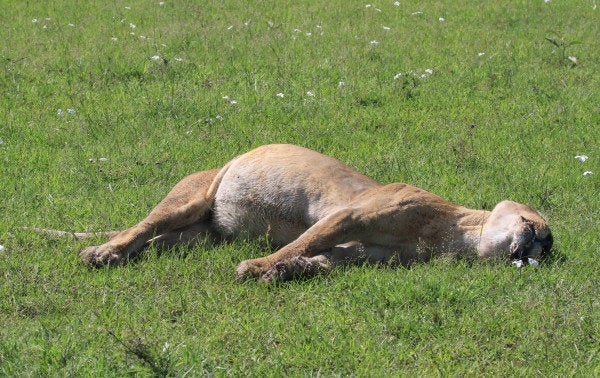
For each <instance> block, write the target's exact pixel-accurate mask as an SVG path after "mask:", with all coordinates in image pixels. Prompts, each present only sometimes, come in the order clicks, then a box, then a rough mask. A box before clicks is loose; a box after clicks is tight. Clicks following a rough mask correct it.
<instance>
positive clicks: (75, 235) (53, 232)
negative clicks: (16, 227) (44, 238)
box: [22, 227, 119, 239]
mask: <svg viewBox="0 0 600 378" xmlns="http://www.w3.org/2000/svg"><path fill="white" fill-rule="evenodd" d="M22 229H23V230H27V231H33V232H36V233H38V234H43V235H50V236H59V237H64V236H71V237H73V238H75V239H85V238H92V237H99V236H103V237H109V238H110V237H113V236H114V235H116V234H118V233H119V231H98V232H73V231H61V230H52V229H47V228H38V227H22Z"/></svg>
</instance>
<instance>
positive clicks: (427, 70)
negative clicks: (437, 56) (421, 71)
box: [425, 68, 433, 75]
mask: <svg viewBox="0 0 600 378" xmlns="http://www.w3.org/2000/svg"><path fill="white" fill-rule="evenodd" d="M425 73H428V74H429V75H431V74H432V73H433V70H432V69H431V68H428V69H426V70H425Z"/></svg>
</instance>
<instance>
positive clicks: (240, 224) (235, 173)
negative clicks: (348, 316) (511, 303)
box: [81, 145, 552, 281]
mask: <svg viewBox="0 0 600 378" xmlns="http://www.w3.org/2000/svg"><path fill="white" fill-rule="evenodd" d="M265 235H268V237H269V239H270V240H271V242H272V243H273V244H274V245H275V246H277V247H278V248H280V249H279V250H277V251H276V252H275V253H273V254H271V255H268V256H265V257H261V258H256V259H252V260H246V261H242V262H241V263H240V264H239V266H238V267H237V275H238V276H239V277H249V276H251V277H258V278H260V279H262V280H264V281H271V280H274V279H289V278H293V277H296V276H298V275H301V274H312V273H316V272H320V271H324V270H328V269H330V268H331V267H333V266H336V265H339V264H347V263H357V262H363V261H369V262H375V263H378V262H390V261H392V262H398V263H403V264H407V263H411V262H413V261H426V260H428V259H429V258H430V257H431V256H433V255H436V254H440V253H454V254H458V255H463V256H464V255H469V254H472V255H474V256H475V255H478V256H480V257H492V256H501V257H503V258H505V259H508V258H509V257H510V258H519V259H523V258H526V257H537V256H539V255H540V254H541V253H542V252H543V251H546V250H548V249H549V248H550V246H551V244H552V236H551V234H550V231H549V229H548V226H547V224H546V221H545V220H544V219H543V218H542V217H541V216H540V215H539V213H538V212H536V211H535V210H534V209H532V208H531V207H529V206H527V205H523V204H519V203H516V202H511V201H503V202H500V203H499V204H498V205H497V206H496V207H495V208H494V209H493V210H492V211H491V212H490V211H484V210H471V209H467V208H465V207H462V206H458V205H455V204H452V203H450V202H448V201H446V200H444V199H442V198H440V197H438V196H436V195H434V194H431V193H428V192H426V191H424V190H421V189H419V188H416V187H413V186H410V185H407V184H399V183H395V184H389V185H382V184H380V183H378V182H377V181H375V180H373V179H371V178H369V177H367V176H364V175H362V174H360V173H358V172H356V171H354V170H353V169H351V168H349V167H348V166H346V165H345V164H343V163H342V162H340V161H338V160H336V159H334V158H331V157H328V156H325V155H322V154H319V153H317V152H315V151H311V150H308V149H305V148H302V147H298V146H293V145H266V146H262V147H259V148H256V149H254V150H252V151H250V152H248V153H246V154H244V155H241V156H239V157H237V158H235V159H233V160H232V161H230V162H229V163H227V165H226V166H225V167H224V168H222V169H216V170H210V171H203V172H197V173H194V174H192V175H190V176H187V177H186V178H184V179H183V180H181V181H180V182H179V183H178V184H177V185H175V187H174V188H173V189H172V190H171V192H170V193H169V194H168V195H167V196H166V197H165V199H164V200H163V201H162V202H161V203H160V204H159V205H158V206H157V207H156V208H155V209H154V210H152V212H151V213H150V214H149V215H148V216H147V217H146V218H145V219H144V220H142V221H141V222H140V223H139V224H137V225H136V226H133V227H131V228H129V229H127V230H125V231H122V232H120V233H118V234H116V235H115V236H113V237H112V238H111V239H110V240H109V241H108V242H106V243H105V244H102V245H100V246H93V247H89V248H86V249H84V250H83V251H82V252H81V257H82V259H83V261H84V262H85V263H86V264H89V265H93V266H100V265H105V264H109V265H118V264H123V263H125V262H126V261H127V260H128V258H130V257H131V256H133V255H134V254H136V253H137V252H138V251H140V250H141V249H143V248H144V247H145V246H147V245H148V244H149V243H155V244H157V245H158V246H172V245H175V244H178V243H188V244H194V243H195V242H196V241H198V240H200V239H206V238H209V239H211V240H213V241H218V240H223V239H234V238H239V237H245V238H256V237H263V236H265Z"/></svg>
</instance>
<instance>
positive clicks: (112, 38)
mask: <svg viewBox="0 0 600 378" xmlns="http://www.w3.org/2000/svg"><path fill="white" fill-rule="evenodd" d="M110 39H111V40H113V41H118V40H119V38H117V37H111V38H110Z"/></svg>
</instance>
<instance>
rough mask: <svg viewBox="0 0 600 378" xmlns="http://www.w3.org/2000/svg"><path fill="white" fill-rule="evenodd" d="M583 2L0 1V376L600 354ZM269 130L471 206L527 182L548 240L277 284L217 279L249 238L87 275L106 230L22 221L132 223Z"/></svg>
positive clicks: (592, 80)
mask: <svg viewBox="0 0 600 378" xmlns="http://www.w3.org/2000/svg"><path fill="white" fill-rule="evenodd" d="M599 13H600V10H598V9H596V0H582V1H578V0H574V1H559V0H550V1H543V0H536V1H505V2H498V3H496V2H473V1H466V0H460V1H452V2H450V1H448V2H441V1H434V0H424V1H407V0H401V1H399V2H396V3H395V2H394V1H391V0H386V1H380V2H374V3H371V4H368V3H367V2H352V1H351V2H347V1H339V0H334V1H315V0H307V1H300V2H292V1H285V0H284V1H273V0H267V1H259V0H256V1H243V2H239V1H229V0H225V1H203V2H200V1H190V0H181V1H174V0H165V1H164V2H159V1H156V0H153V1H143V0H130V1H120V0H114V1H108V2H86V1H74V0H73V1H64V2H58V1H57V2H49V1H48V2H33V1H16V0H4V1H3V2H2V14H1V15H0V20H1V25H2V29H1V30H2V32H1V36H2V37H1V38H0V89H1V96H0V169H1V172H2V176H1V180H0V215H1V216H2V222H0V245H1V247H0V324H1V325H2V326H1V327H0V375H8V376H87V375H92V376H122V375H125V374H140V375H155V376H184V375H187V376H198V375H211V376H212V375H215V376H222V375H236V376H237V375H251V376H283V375H290V376H348V375H356V376H414V375H490V376H495V375H503V376H506V375H508V376H510V375H532V376H548V375H560V376H571V375H574V376H592V375H596V376H597V375H600V362H599V361H600V353H599V352H600V331H599V329H600V328H599V327H598V324H600V302H599V299H598V298H599V297H600V289H599V287H600V285H599V281H600V263H599V262H598V261H599V259H598V254H599V251H600V241H599V238H598V235H599V233H600V221H599V219H600V195H599V193H600V181H599V180H598V178H599V177H600V163H599V159H600V148H599V142H600V140H599V136H600V132H599V127H600V71H599V67H600V44H599V39H598V37H599V36H600V28H599V27H600V16H599ZM280 142H287V143H296V144H300V145H303V146H306V147H309V148H312V149H315V150H318V151H320V152H323V153H327V154H329V155H332V156H335V157H337V158H339V159H341V160H342V161H344V162H346V163H348V164H349V165H351V166H352V167H355V168H356V169H358V170H360V171H362V172H364V173H366V174H368V175H370V176H372V177H374V178H376V179H378V180H380V181H381V182H384V183H389V182H394V181H402V182H408V183H411V184H413V185H417V186H420V187H422V188H424V189H427V190H429V191H431V192H434V193H436V194H438V195H440V196H442V197H445V198H447V199H449V200H451V201H453V202H457V203H460V204H463V205H465V206H468V207H474V208H486V209H491V208H492V207H493V206H494V205H495V204H496V203H497V202H499V201H500V200H502V199H512V200H515V201H519V202H524V203H528V204H530V205H532V206H534V207H535V208H537V209H539V210H540V211H541V212H542V213H544V214H545V215H546V216H547V217H548V218H549V222H550V225H551V229H552V230H553V233H554V235H555V255H556V256H557V257H556V258H553V259H551V260H550V261H546V262H545V263H543V264H541V265H540V266H538V267H526V268H523V269H517V268H515V267H513V266H511V265H509V264H490V263H485V262H468V261H459V262H448V261H445V260H443V259H439V260H435V261H433V262H432V263H430V264H422V265H416V266H413V267H411V268H400V269H391V268H374V267H356V268H348V269H338V270H335V271H334V272H333V273H331V274H329V275H326V276H319V277H316V278H313V279H309V280H300V281H293V282H289V283H284V284H280V285H276V286H268V285H261V284H258V283H256V282H247V283H243V284H240V283H236V282H235V280H234V269H235V266H236V265H237V263H238V262H240V261H242V260H243V259H247V258H251V257H253V256H259V255H263V254H265V253H267V251H266V248H265V246H264V244H263V243H260V242H256V243H253V242H238V243H232V244H225V245H221V246H217V247H214V248H213V247H211V248H202V247H196V248H192V249H190V248H179V249H176V250H173V251H172V252H171V253H167V254H163V255H160V256H159V255H157V253H156V252H153V251H150V252H149V253H148V254H147V255H146V256H145V257H143V258H142V259H141V261H139V262H137V263H135V264H130V265H128V266H125V267H121V268H116V269H100V270H89V269H87V268H85V267H83V266H82V265H81V264H80V263H79V261H78V258H77V252H78V251H79V250H80V249H81V248H83V247H85V246H87V245H90V244H97V243H100V242H102V239H101V238H98V239H93V240H86V241H76V240H73V239H71V238H50V237H44V236H40V235H36V234H32V233H31V232H28V231H24V230H22V229H21V227H23V226H37V227H46V228H57V229H64V230H73V231H85V230H88V231H98V230H112V229H122V228H125V227H128V226H130V225H132V224H134V223H136V222H137V221H138V220H139V219H140V218H142V217H143V216H144V215H145V214H147V212H148V211H149V210H150V209H151V208H152V207H153V206H154V205H155V204H156V203H157V202H158V201H159V200H160V199H161V198H162V197H163V196H164V194H166V192H167V191H168V190H169V189H170V187H171V186H172V185H174V184H175V183H176V182H177V181H178V180H179V179H180V178H181V177H183V176H184V175H186V174H188V173H191V172H193V171H196V170H201V169H208V168H214V167H219V166H222V165H223V164H224V163H225V162H227V161H228V160H229V159H230V158H232V157H234V156H235V155H237V154H240V153H242V152H245V151H247V150H249V149H250V148H253V147H255V146H258V145H261V144H265V143H280ZM579 155H586V156H588V157H589V158H588V159H587V160H586V161H584V162H582V161H580V160H579V159H576V158H575V156H579ZM584 172H592V173H591V174H589V173H587V174H586V175H584Z"/></svg>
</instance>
